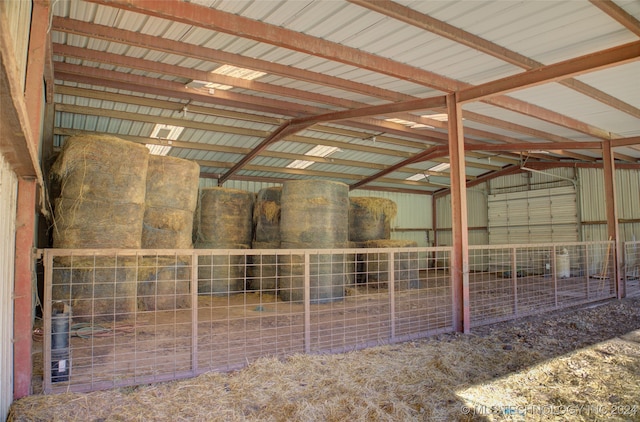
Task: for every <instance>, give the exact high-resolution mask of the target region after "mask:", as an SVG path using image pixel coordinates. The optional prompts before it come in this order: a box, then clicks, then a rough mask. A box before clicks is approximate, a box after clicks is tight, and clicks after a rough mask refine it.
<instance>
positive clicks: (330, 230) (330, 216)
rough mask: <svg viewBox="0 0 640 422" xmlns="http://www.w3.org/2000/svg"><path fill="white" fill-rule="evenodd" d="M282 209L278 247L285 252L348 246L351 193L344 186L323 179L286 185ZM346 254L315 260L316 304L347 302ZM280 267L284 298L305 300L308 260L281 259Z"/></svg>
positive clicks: (313, 298)
mask: <svg viewBox="0 0 640 422" xmlns="http://www.w3.org/2000/svg"><path fill="white" fill-rule="evenodd" d="M281 205H282V211H281V213H282V218H281V221H280V236H281V242H280V245H281V247H282V248H283V249H308V248H313V249H331V248H347V247H349V188H348V186H347V185H345V184H344V183H339V182H329V181H322V180H293V181H288V182H285V183H284V184H283V188H282V197H281ZM346 255H347V254H329V255H311V262H310V270H311V296H310V300H311V302H312V303H321V302H329V301H334V300H339V299H342V298H344V288H345V285H347V284H348V283H349V277H348V276H347V274H348V273H349V271H348V267H347V265H346V264H345V262H348V257H347V256H346ZM351 262H353V259H351ZM278 265H279V268H280V273H279V277H278V288H279V291H278V294H279V296H280V298H281V299H282V300H286V301H301V300H303V299H304V256H301V255H295V254H292V255H290V256H283V257H282V259H281V260H279V263H278Z"/></svg>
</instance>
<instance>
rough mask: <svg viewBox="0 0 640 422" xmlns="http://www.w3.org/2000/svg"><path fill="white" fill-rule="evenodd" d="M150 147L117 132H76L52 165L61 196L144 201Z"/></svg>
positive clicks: (122, 201) (115, 200) (130, 201)
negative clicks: (113, 134)
mask: <svg viewBox="0 0 640 422" xmlns="http://www.w3.org/2000/svg"><path fill="white" fill-rule="evenodd" d="M148 160H149V150H148V149H147V148H146V147H145V146H144V145H140V144H137V143H134V142H129V141H125V140H123V139H120V138H117V137H115V136H107V135H82V136H73V137H70V138H69V139H67V140H66V141H65V142H64V145H63V147H62V151H61V152H60V155H59V156H58V158H57V159H56V161H55V163H54V164H53V166H52V167H51V175H52V178H53V182H54V183H57V184H59V190H60V195H59V196H60V197H63V198H69V199H82V200H87V199H88V200H93V201H104V202H115V203H132V204H144V201H145V194H146V179H147V168H148Z"/></svg>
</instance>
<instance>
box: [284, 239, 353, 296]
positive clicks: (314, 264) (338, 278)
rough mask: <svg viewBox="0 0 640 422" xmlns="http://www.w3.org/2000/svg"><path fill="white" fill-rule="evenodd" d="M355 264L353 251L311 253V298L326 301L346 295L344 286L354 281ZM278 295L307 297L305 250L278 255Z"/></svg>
mask: <svg viewBox="0 0 640 422" xmlns="http://www.w3.org/2000/svg"><path fill="white" fill-rule="evenodd" d="M343 246H344V247H347V246H348V245H346V244H345V245H343ZM353 264H354V255H353V254H349V253H331V254H315V253H312V254H311V255H310V256H309V300H310V302H311V303H327V302H333V301H336V300H342V299H344V295H345V288H346V287H347V286H349V285H351V284H352V280H353V278H352V277H353V273H354V266H353ZM278 296H279V297H280V299H282V300H284V301H294V302H301V301H303V300H304V254H291V255H280V256H279V257H278Z"/></svg>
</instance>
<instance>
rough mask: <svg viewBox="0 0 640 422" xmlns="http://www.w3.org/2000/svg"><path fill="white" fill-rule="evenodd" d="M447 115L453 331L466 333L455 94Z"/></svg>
mask: <svg viewBox="0 0 640 422" xmlns="http://www.w3.org/2000/svg"><path fill="white" fill-rule="evenodd" d="M447 113H448V115H449V162H450V163H451V169H450V175H451V213H452V216H451V217H452V218H451V223H452V224H451V230H452V236H453V251H452V254H451V274H452V276H451V277H452V283H453V286H452V288H453V318H454V321H453V326H454V329H455V330H456V331H462V332H465V333H468V332H469V329H470V327H469V323H470V311H469V233H468V224H467V191H466V189H467V186H466V177H465V163H464V133H463V129H462V106H461V105H460V104H458V103H457V101H456V94H449V95H447Z"/></svg>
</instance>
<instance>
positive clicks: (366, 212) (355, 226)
mask: <svg viewBox="0 0 640 422" xmlns="http://www.w3.org/2000/svg"><path fill="white" fill-rule="evenodd" d="M349 205H350V206H349V240H351V241H352V242H364V241H367V240H377V239H389V238H390V237H391V220H392V219H393V218H395V216H396V214H397V212H398V207H397V205H396V203H395V202H393V201H392V200H390V199H385V198H375V197H352V198H349Z"/></svg>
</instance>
